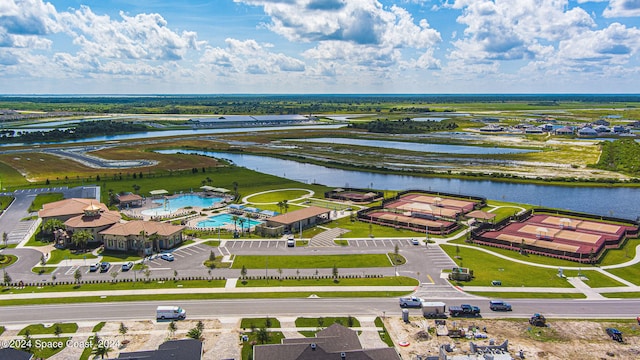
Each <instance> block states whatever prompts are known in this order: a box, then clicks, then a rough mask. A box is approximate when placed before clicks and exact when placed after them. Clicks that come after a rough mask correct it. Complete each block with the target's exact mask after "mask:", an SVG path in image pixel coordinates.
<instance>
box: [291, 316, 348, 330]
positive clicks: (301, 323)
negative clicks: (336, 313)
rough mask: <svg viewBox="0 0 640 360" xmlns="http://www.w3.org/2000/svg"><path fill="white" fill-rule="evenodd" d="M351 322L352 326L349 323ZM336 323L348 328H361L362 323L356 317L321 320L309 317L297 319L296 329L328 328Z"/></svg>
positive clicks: (327, 317)
mask: <svg viewBox="0 0 640 360" xmlns="http://www.w3.org/2000/svg"><path fill="white" fill-rule="evenodd" d="M350 322H351V325H349V323H350ZM335 323H338V324H342V325H344V326H347V327H360V321H359V320H358V319H356V318H354V317H351V319H349V317H347V316H341V317H331V316H325V317H319V318H315V317H314V318H307V317H299V318H297V319H296V327H302V328H312V327H322V328H326V327H329V326H331V325H333V324H335Z"/></svg>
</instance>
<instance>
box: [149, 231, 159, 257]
mask: <svg viewBox="0 0 640 360" xmlns="http://www.w3.org/2000/svg"><path fill="white" fill-rule="evenodd" d="M158 239H160V235H158V234H157V233H153V234H151V236H149V240H150V241H151V247H152V249H153V250H155V251H157V252H160V243H159V242H158Z"/></svg>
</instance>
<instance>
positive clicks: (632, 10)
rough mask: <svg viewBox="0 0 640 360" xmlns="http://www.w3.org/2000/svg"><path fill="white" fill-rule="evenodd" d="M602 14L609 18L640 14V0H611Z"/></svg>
mask: <svg viewBox="0 0 640 360" xmlns="http://www.w3.org/2000/svg"><path fill="white" fill-rule="evenodd" d="M602 15H603V16H604V17H608V18H611V17H633V16H640V0H610V1H609V6H607V8H606V9H605V10H604V12H603V13H602Z"/></svg>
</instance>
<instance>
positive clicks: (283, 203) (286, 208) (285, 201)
mask: <svg viewBox="0 0 640 360" xmlns="http://www.w3.org/2000/svg"><path fill="white" fill-rule="evenodd" d="M282 207H283V208H284V212H287V210H289V200H282Z"/></svg>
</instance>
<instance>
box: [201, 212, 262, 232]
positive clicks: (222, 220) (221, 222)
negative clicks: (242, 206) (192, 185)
mask: <svg viewBox="0 0 640 360" xmlns="http://www.w3.org/2000/svg"><path fill="white" fill-rule="evenodd" d="M232 216H233V215H230V214H217V215H213V216H210V217H209V218H208V219H207V220H203V221H200V222H198V225H196V226H197V227H200V228H216V227H221V226H225V225H233V219H232V218H231V217H232ZM239 218H240V219H244V224H243V225H242V226H243V227H244V228H248V227H253V226H256V225H259V224H262V221H258V220H253V219H248V218H246V217H242V216H239ZM236 226H237V227H238V229H240V222H236Z"/></svg>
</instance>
